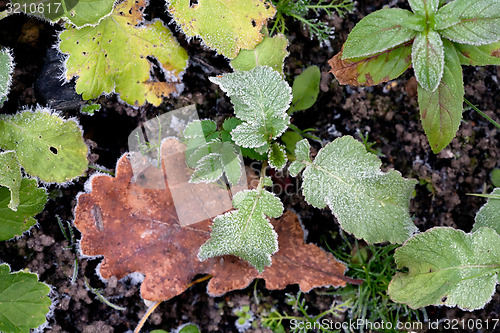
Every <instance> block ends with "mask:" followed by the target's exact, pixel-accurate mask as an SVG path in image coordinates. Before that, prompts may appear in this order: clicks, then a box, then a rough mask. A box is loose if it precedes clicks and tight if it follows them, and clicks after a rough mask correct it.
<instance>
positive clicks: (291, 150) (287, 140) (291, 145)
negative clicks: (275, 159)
mask: <svg viewBox="0 0 500 333" xmlns="http://www.w3.org/2000/svg"><path fill="white" fill-rule="evenodd" d="M302 139H303V137H302V135H300V134H299V133H297V132H294V131H286V132H285V133H283V135H282V136H281V141H283V143H284V144H285V149H286V153H287V155H288V158H290V159H291V160H295V147H296V145H297V142H299V141H300V140H302Z"/></svg>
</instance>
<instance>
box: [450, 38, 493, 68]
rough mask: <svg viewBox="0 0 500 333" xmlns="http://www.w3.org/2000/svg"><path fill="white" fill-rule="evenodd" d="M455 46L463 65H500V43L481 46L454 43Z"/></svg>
mask: <svg viewBox="0 0 500 333" xmlns="http://www.w3.org/2000/svg"><path fill="white" fill-rule="evenodd" d="M453 46H454V47H455V49H456V50H457V54H458V57H459V58H460V63H461V64H462V65H469V66H487V65H497V66H498V65H500V42H495V43H491V44H486V45H479V46H476V45H466V44H459V43H453Z"/></svg>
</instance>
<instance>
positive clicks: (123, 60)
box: [59, 0, 188, 106]
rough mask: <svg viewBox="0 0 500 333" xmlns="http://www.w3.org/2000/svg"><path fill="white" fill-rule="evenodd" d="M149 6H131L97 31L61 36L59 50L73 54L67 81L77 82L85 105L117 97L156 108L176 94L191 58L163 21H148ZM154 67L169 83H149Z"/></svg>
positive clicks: (66, 32) (131, 1) (68, 32)
mask: <svg viewBox="0 0 500 333" xmlns="http://www.w3.org/2000/svg"><path fill="white" fill-rule="evenodd" d="M146 5H147V1H146V0H137V1H135V0H127V1H125V2H123V3H121V4H119V5H118V6H117V7H116V8H115V10H114V11H113V12H112V13H111V15H109V16H107V17H106V18H104V19H103V20H102V21H101V22H100V23H99V25H97V26H95V27H84V28H81V29H77V28H67V29H66V30H64V31H63V32H62V33H61V34H60V36H59V38H60V40H61V42H60V44H59V48H60V50H61V52H64V53H66V54H69V57H68V60H67V62H66V73H65V76H66V79H67V80H71V79H72V78H73V77H76V76H78V79H77V81H76V91H77V93H79V94H82V97H83V98H84V99H86V100H88V99H93V98H97V97H99V96H100V95H101V94H103V93H106V94H109V93H111V92H113V91H116V93H118V94H120V98H121V99H122V100H124V101H125V102H127V103H129V104H131V105H136V106H140V105H143V104H144V103H145V102H149V103H151V104H154V105H156V106H158V105H159V104H160V103H161V102H162V100H163V96H168V95H169V94H171V93H173V92H177V88H176V85H177V84H179V82H180V78H179V75H180V73H181V72H182V71H183V70H184V69H185V68H186V66H187V58H188V55H187V53H186V51H185V50H184V49H183V48H182V47H181V46H180V45H179V43H177V41H176V39H175V38H174V37H173V35H172V33H171V32H170V30H169V29H168V28H167V27H165V26H164V25H163V23H162V21H160V20H156V21H154V22H153V23H147V22H145V21H144V19H143V16H142V12H143V10H144V8H145V7H146ZM153 59H154V60H153ZM155 62H156V63H157V64H158V65H159V67H160V68H159V70H160V71H162V72H163V73H164V76H165V79H166V80H167V82H161V81H159V80H158V78H152V77H151V75H150V71H152V68H153V66H154V64H155Z"/></svg>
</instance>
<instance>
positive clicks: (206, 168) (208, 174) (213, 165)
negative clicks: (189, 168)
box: [189, 153, 223, 183]
mask: <svg viewBox="0 0 500 333" xmlns="http://www.w3.org/2000/svg"><path fill="white" fill-rule="evenodd" d="M222 173H223V170H222V164H221V160H220V158H219V155H218V154H213V153H212V154H208V155H205V156H203V157H202V158H201V159H200V160H199V161H198V162H197V163H196V168H195V169H194V171H193V175H192V176H191V179H190V180H189V182H190V183H212V182H215V181H216V180H218V179H219V178H220V177H222Z"/></svg>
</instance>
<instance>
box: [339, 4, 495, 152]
mask: <svg viewBox="0 0 500 333" xmlns="http://www.w3.org/2000/svg"><path fill="white" fill-rule="evenodd" d="M408 2H409V4H410V7H411V9H412V11H413V12H412V11H409V10H403V9H396V8H384V9H381V10H378V11H376V12H373V13H371V14H369V15H367V16H366V17H364V18H363V19H362V20H361V21H360V22H358V24H357V25H356V26H355V27H354V29H353V30H352V31H351V33H350V34H349V37H348V38H347V41H346V42H345V44H344V46H343V49H342V51H341V52H340V53H339V54H337V55H336V56H335V57H333V58H332V59H331V60H330V65H331V66H332V73H333V74H334V75H335V76H336V77H337V79H338V81H339V82H340V83H341V84H352V85H375V84H378V83H381V82H385V81H389V80H392V79H395V78H397V77H399V76H400V75H401V74H402V73H403V72H404V71H405V70H406V69H407V68H409V67H410V66H412V67H413V70H414V73H415V77H416V79H417V82H418V103H419V107H420V118H421V120H422V125H423V127H424V130H425V133H426V135H427V138H428V140H429V144H430V146H431V149H432V151H433V152H434V153H438V152H440V151H441V150H443V149H444V148H445V147H446V146H447V145H448V144H449V143H450V142H451V140H452V139H453V138H454V137H455V134H456V132H457V130H458V127H459V125H460V121H461V119H462V110H463V101H464V83H463V78H462V68H461V66H462V65H472V66H484V65H500V42H499V40H500V2H499V1H497V0H479V1H473V2H471V1H469V0H454V1H452V2H449V3H447V4H445V5H443V3H444V2H443V1H439V0H429V1H424V0H409V1H408Z"/></svg>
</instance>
